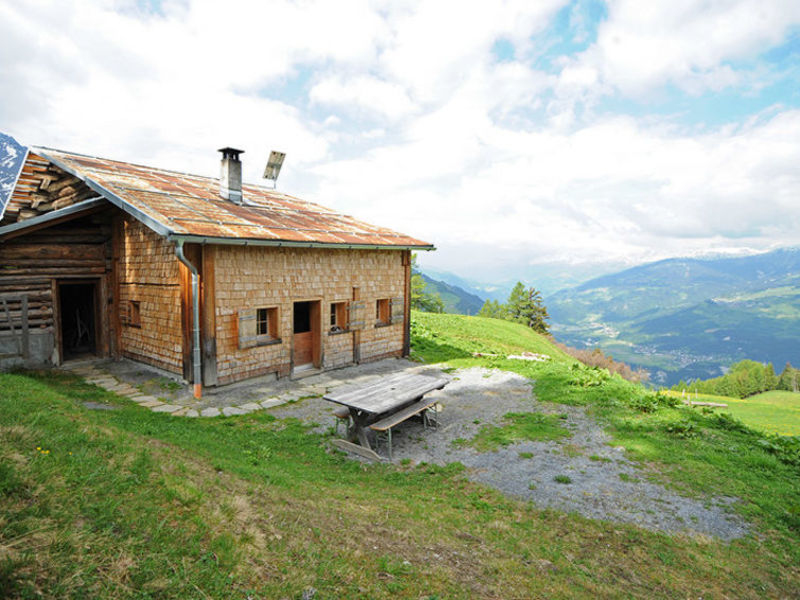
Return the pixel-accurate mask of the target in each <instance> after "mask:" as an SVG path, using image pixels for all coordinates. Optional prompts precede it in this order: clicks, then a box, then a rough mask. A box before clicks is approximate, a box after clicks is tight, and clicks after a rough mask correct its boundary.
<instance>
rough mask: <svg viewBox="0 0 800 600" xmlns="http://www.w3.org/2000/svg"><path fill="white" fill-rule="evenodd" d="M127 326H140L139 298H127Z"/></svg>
mask: <svg viewBox="0 0 800 600" xmlns="http://www.w3.org/2000/svg"><path fill="white" fill-rule="evenodd" d="M127 325H128V326H129V327H136V328H137V329H141V328H142V302H141V301H140V300H128V322H127Z"/></svg>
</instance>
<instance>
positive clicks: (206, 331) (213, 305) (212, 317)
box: [200, 246, 217, 385]
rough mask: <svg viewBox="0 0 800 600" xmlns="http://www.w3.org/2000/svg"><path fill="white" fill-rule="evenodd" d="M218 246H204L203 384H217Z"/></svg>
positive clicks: (202, 281) (201, 283) (202, 296)
mask: <svg viewBox="0 0 800 600" xmlns="http://www.w3.org/2000/svg"><path fill="white" fill-rule="evenodd" d="M215 257H216V246H203V261H202V262H203V271H202V275H201V279H200V286H201V293H200V294H201V295H200V315H201V318H202V321H201V323H200V344H201V346H202V348H201V350H202V355H203V385H217V318H216V317H217V315H216V310H217V302H216V282H215V279H214V260H215Z"/></svg>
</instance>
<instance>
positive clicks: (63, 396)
mask: <svg viewBox="0 0 800 600" xmlns="http://www.w3.org/2000/svg"><path fill="white" fill-rule="evenodd" d="M414 319H415V323H414V352H415V355H416V356H418V357H421V358H427V359H430V360H441V359H449V361H450V362H451V363H452V364H454V365H475V364H480V365H482V366H485V367H497V368H506V369H509V370H515V371H517V372H520V373H523V374H525V375H526V376H528V377H531V378H533V379H535V380H536V381H537V383H536V393H537V395H538V397H539V399H540V400H542V401H553V402H556V401H557V402H566V403H571V404H579V405H583V406H586V407H587V409H589V410H590V411H592V412H593V413H594V414H596V416H597V417H598V418H600V419H601V420H603V422H606V423H607V424H608V430H609V432H610V433H611V434H612V435H613V437H614V442H613V443H614V444H617V445H622V446H625V447H626V448H627V450H628V452H627V454H628V455H629V456H630V457H632V458H633V459H638V460H640V461H641V464H642V476H643V477H646V478H650V479H653V480H656V481H661V482H664V483H665V484H667V485H669V486H672V487H674V488H677V489H679V490H683V491H684V492H685V493H688V494H697V495H705V494H726V495H731V496H736V497H739V498H741V499H742V502H740V503H738V504H737V505H736V510H738V511H739V512H740V513H741V514H742V515H743V516H745V517H746V518H748V519H749V520H750V521H751V523H753V524H754V525H755V526H756V527H757V529H758V533H757V534H753V535H751V536H749V537H747V538H744V539H741V540H737V541H734V542H732V543H723V542H720V541H717V540H714V539H708V538H694V537H687V536H667V535H663V534H658V533H652V532H649V531H646V530H642V529H638V528H636V527H633V526H628V525H620V524H617V523H606V522H601V521H594V520H588V519H584V518H581V517H579V516H577V515H574V514H565V513H561V512H559V511H556V510H539V509H537V508H536V507H534V506H532V505H530V504H527V503H523V502H520V501H516V500H513V499H509V498H506V497H503V496H502V495H500V494H499V493H497V492H495V491H493V490H491V489H489V488H486V487H483V486H481V485H478V484H474V483H470V482H469V481H467V480H466V479H465V478H464V477H463V476H462V475H461V470H462V469H463V467H461V466H460V465H458V464H455V465H451V466H449V467H446V468H441V467H434V466H431V465H425V464H420V465H412V464H409V465H400V466H392V465H385V464H369V465H367V464H361V463H359V462H356V461H350V460H347V459H346V458H344V457H343V456H342V455H341V454H339V453H336V452H331V451H330V450H329V448H328V446H327V437H326V436H321V435H317V434H309V433H308V432H307V430H306V429H305V428H304V427H303V426H302V425H301V424H300V423H298V422H297V421H294V420H276V419H275V418H274V417H272V416H271V415H269V414H268V413H266V412H258V413H252V414H250V415H247V416H241V417H232V418H217V419H194V420H192V419H179V418H174V417H170V416H169V415H165V414H156V413H151V412H148V411H143V410H142V409H141V408H139V407H138V406H135V405H134V404H133V403H132V402H130V401H129V400H126V399H124V398H121V397H118V396H115V395H113V394H110V393H108V392H105V391H103V390H101V389H99V388H97V387H95V386H92V385H88V384H85V383H83V382H82V381H80V380H78V379H76V378H75V377H73V376H71V375H68V374H62V373H56V372H50V373H19V374H0V390H2V391H0V590H2V591H3V594H2V595H3V597H9V598H33V597H45V598H240V599H245V598H300V597H301V596H302V595H303V593H304V592H306V593H307V594H308V595H313V597H314V598H343V597H344V598H398V597H402V598H428V599H433V598H481V597H485V598H488V597H492V598H513V597H517V598H519V597H526V598H527V597H550V598H596V597H598V596H599V597H631V598H674V597H690V596H691V597H700V596H702V597H737V598H762V597H789V596H792V595H794V594H795V593H796V590H797V589H798V588H800V572H799V571H798V569H797V565H798V564H800V506H798V502H797V498H798V497H800V475H798V467H797V466H791V465H788V464H786V463H785V462H782V461H781V460H780V455H779V454H777V453H776V452H775V451H769V450H768V449H765V448H758V447H755V442H756V441H757V440H758V439H760V438H759V437H758V435H756V434H754V433H752V432H750V431H748V430H746V429H742V428H740V427H738V426H737V425H736V424H735V423H733V424H732V422H730V421H720V420H719V419H716V418H715V417H713V416H707V415H703V414H700V413H698V412H697V411H690V410H686V409H681V408H674V407H671V406H670V404H669V402H667V401H665V400H664V399H663V398H660V397H657V396H655V395H653V394H651V393H649V392H646V391H645V390H643V389H642V388H638V387H636V386H633V385H632V384H629V383H627V382H624V381H622V380H620V379H618V378H614V377H608V376H606V375H604V374H603V373H602V372H600V371H598V370H596V369H588V368H583V367H580V366H579V365H575V363H574V361H572V359H569V358H568V357H566V356H565V355H563V354H561V353H560V352H559V351H558V350H557V349H556V348H554V347H553V346H552V345H551V344H550V343H549V342H548V340H547V339H545V338H542V337H541V336H538V335H537V334H535V333H533V332H531V331H529V330H527V329H525V328H523V327H521V326H518V325H514V324H512V323H507V322H502V321H494V320H488V319H478V318H469V317H460V316H455V315H426V314H415V315H414ZM477 350H480V351H484V352H487V351H496V352H497V353H502V352H506V351H513V352H519V351H525V350H528V351H532V352H539V353H545V354H549V355H550V356H552V357H553V360H552V361H550V362H548V363H530V362H523V361H511V360H506V359H499V358H498V359H487V358H474V357H472V356H471V352H473V351H477ZM88 400H91V401H94V402H104V403H109V404H112V405H114V406H116V407H117V410H113V411H91V410H87V409H86V408H85V407H84V406H83V402H84V401H88ZM674 424H681V425H682V429H680V431H683V432H684V434H681V435H677V434H675V433H670V429H668V427H669V426H672V425H674ZM672 431H676V430H675V429H673V430H672ZM311 588H313V589H314V591H315V592H314V594H312V593H311V591H310V590H311Z"/></svg>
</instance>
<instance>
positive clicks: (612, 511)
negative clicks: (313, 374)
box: [273, 368, 748, 540]
mask: <svg viewBox="0 0 800 600" xmlns="http://www.w3.org/2000/svg"><path fill="white" fill-rule="evenodd" d="M452 375H453V382H452V383H451V384H450V385H448V386H447V387H446V388H445V395H444V397H443V399H442V401H441V404H442V406H443V410H442V412H441V414H440V420H441V426H440V427H439V429H438V430H427V431H426V430H423V428H422V425H421V424H417V423H407V424H405V425H404V426H403V427H399V428H397V430H396V431H395V433H394V460H395V462H400V461H404V460H411V461H414V462H415V463H416V462H423V461H424V462H428V463H435V464H440V465H444V464H447V463H451V462H456V461H458V462H461V463H462V464H464V465H465V466H466V467H467V476H468V477H469V478H470V479H472V480H474V481H478V482H481V483H484V484H486V485H489V486H492V487H494V488H496V489H498V490H500V491H502V492H504V493H506V494H508V495H510V496H514V497H517V498H521V499H524V500H530V501H532V502H533V503H535V504H536V505H537V506H539V507H543V508H544V507H550V508H554V509H558V510H563V511H575V512H578V513H580V514H581V515H584V516H586V517H590V518H594V519H604V520H609V521H616V522H623V523H632V524H634V525H638V526H640V527H645V528H647V529H652V530H658V531H664V532H679V531H688V532H692V533H700V534H705V535H711V536H715V537H719V538H722V539H724V540H731V539H734V538H737V537H741V536H744V535H746V534H747V533H748V527H747V524H746V523H745V522H744V521H743V520H742V519H741V518H739V517H738V516H737V515H735V514H734V513H733V512H732V511H730V509H729V508H728V506H729V505H730V504H731V503H732V502H734V501H735V499H732V498H721V497H715V498H706V499H692V498H686V497H683V496H680V495H678V494H676V493H674V492H672V491H670V490H668V489H666V488H664V487H663V486H661V485H658V484H655V483H650V482H648V481H646V480H645V479H644V477H643V473H642V471H641V470H640V469H638V468H637V466H636V464H635V463H633V462H632V461H630V460H628V459H627V458H626V457H625V455H624V452H623V451H622V449H618V448H614V447H611V446H609V445H608V441H609V436H608V435H607V434H606V433H605V432H604V431H603V429H602V428H601V427H600V425H599V424H598V423H596V422H595V421H594V420H593V419H592V418H590V417H589V416H588V415H587V414H586V413H585V411H584V410H583V409H581V408H579V407H571V406H561V405H558V406H544V405H542V404H540V403H538V402H537V401H536V400H535V399H534V396H533V389H532V386H531V384H530V382H529V381H528V380H526V379H525V378H523V377H520V376H518V375H516V374H514V373H508V372H504V371H496V370H494V371H490V370H485V369H480V368H472V369H464V370H459V371H456V372H455V373H453V374H452ZM326 404H328V403H325V402H323V401H321V400H320V399H318V398H309V399H306V400H303V401H301V402H298V403H294V404H289V405H284V406H282V407H280V408H278V409H274V411H273V413H274V414H275V416H277V417H290V416H293V417H297V418H300V419H301V420H304V421H306V422H316V423H318V424H319V427H318V430H322V429H324V428H326V427H327V426H329V425H330V423H331V422H332V419H331V417H330V406H329V405H328V406H326ZM521 411H532V412H544V413H558V414H561V415H566V418H565V419H564V420H563V421H562V422H563V423H564V424H565V426H566V427H567V428H568V429H569V430H570V432H571V434H572V435H571V436H570V437H568V438H562V439H561V440H559V441H550V442H521V443H515V444H512V445H509V446H507V447H505V448H501V449H500V450H498V451H496V452H479V451H477V450H475V449H473V448H472V447H470V446H463V445H460V444H454V443H453V442H454V441H455V440H459V439H471V438H473V437H474V436H475V434H477V433H478V431H479V430H480V428H481V427H482V426H484V425H487V424H494V425H500V424H502V422H503V416H504V415H505V414H506V413H509V412H521ZM380 450H381V452H382V453H383V454H385V449H384V448H381V449H380ZM590 457H591V458H590ZM557 476H558V477H559V478H561V479H562V480H563V478H564V477H567V478H569V481H570V483H559V482H557V481H556V477H557Z"/></svg>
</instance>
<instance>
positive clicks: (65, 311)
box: [59, 283, 97, 360]
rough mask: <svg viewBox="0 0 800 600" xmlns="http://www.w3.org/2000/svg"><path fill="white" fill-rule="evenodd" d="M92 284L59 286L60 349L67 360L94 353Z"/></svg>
mask: <svg viewBox="0 0 800 600" xmlns="http://www.w3.org/2000/svg"><path fill="white" fill-rule="evenodd" d="M95 291H96V285H95V284H94V283H62V284H61V285H60V286H59V297H60V299H61V302H60V311H59V312H60V314H61V348H62V350H63V357H64V358H63V359H64V360H69V359H73V358H79V357H81V356H85V355H93V354H95V353H96V351H97V323H96V319H95Z"/></svg>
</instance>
